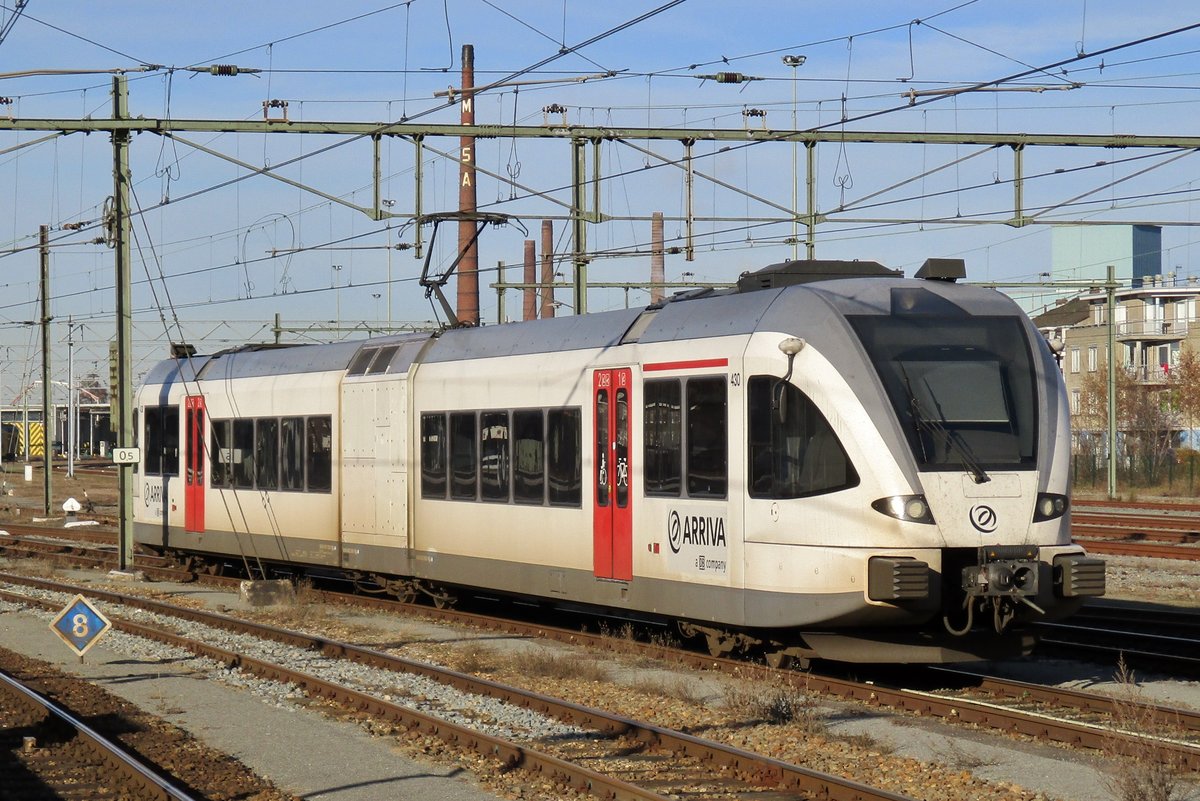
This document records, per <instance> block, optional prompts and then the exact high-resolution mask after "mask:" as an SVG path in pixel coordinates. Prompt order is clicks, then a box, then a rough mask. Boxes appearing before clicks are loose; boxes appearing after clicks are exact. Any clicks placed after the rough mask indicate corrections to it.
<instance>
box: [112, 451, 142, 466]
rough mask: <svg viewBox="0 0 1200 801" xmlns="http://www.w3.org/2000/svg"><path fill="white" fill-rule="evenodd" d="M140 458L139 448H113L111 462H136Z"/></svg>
mask: <svg viewBox="0 0 1200 801" xmlns="http://www.w3.org/2000/svg"><path fill="white" fill-rule="evenodd" d="M141 458H142V449H141V448H113V452H112V460H113V464H137V463H138V462H139V461H141Z"/></svg>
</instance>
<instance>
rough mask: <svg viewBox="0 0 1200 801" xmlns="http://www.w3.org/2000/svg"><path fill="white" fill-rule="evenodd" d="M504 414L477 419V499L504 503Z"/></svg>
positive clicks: (505, 432)
mask: <svg viewBox="0 0 1200 801" xmlns="http://www.w3.org/2000/svg"><path fill="white" fill-rule="evenodd" d="M508 435H509V429H508V412H483V413H481V414H480V415H479V497H480V498H482V499H483V500H485V501H507V500H508V475H509V462H508Z"/></svg>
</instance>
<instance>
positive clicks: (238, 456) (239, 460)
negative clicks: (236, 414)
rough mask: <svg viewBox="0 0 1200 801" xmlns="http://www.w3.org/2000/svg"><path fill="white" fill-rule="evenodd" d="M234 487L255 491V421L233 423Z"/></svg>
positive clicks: (235, 421)
mask: <svg viewBox="0 0 1200 801" xmlns="http://www.w3.org/2000/svg"><path fill="white" fill-rule="evenodd" d="M233 486H234V488H235V489H254V421H253V420H234V421H233Z"/></svg>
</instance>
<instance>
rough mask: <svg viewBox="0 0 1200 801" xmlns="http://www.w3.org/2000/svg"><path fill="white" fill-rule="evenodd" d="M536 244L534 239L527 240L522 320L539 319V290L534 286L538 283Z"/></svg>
mask: <svg viewBox="0 0 1200 801" xmlns="http://www.w3.org/2000/svg"><path fill="white" fill-rule="evenodd" d="M535 244H536V243H535V242H534V241H533V240H532V239H526V240H525V277H524V279H523V281H522V282H523V283H524V284H525V289H524V290H523V291H522V293H521V295H522V297H523V298H524V301H525V303H524V304H523V308H522V315H521V319H522V320H536V319H537V289H535V288H534V286H533V285H534V284H535V283H537V251H536V249H535V248H534V245H535Z"/></svg>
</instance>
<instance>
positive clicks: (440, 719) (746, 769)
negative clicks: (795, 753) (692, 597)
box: [0, 576, 908, 801]
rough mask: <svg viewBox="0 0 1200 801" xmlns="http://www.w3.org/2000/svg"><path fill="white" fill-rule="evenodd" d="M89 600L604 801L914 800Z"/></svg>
mask: <svg viewBox="0 0 1200 801" xmlns="http://www.w3.org/2000/svg"><path fill="white" fill-rule="evenodd" d="M14 578H15V577H12V576H4V580H5V581H9V582H10V583H20V584H24V585H25V586H27V587H34V588H37V589H39V590H42V591H46V592H64V593H70V592H74V591H75V590H76V589H78V588H76V587H73V586H70V585H65V584H58V583H55V582H47V581H42V580H33V579H25V580H20V581H17V582H14V581H13V579H14ZM87 594H88V595H90V596H93V597H94V598H96V599H97V600H101V601H105V602H107V603H110V604H121V605H124V606H128V607H130V608H132V609H137V610H142V611H144V612H148V613H151V614H153V615H155V616H164V615H165V616H169V617H171V618H174V619H182V620H187V621H189V622H191V623H196V624H201V625H203V626H205V627H212V628H217V629H221V630H226V631H235V632H240V633H243V634H247V635H249V636H250V637H252V638H255V639H264V640H270V641H273V642H276V643H282V644H284V645H286V646H287V647H288V648H289V649H292V650H294V651H295V652H296V656H294V657H293V659H290V660H289V659H284V658H280V657H278V656H274V657H272V658H270V659H267V658H264V657H262V656H259V655H257V654H256V653H255V649H254V648H253V645H252V643H249V642H246V643H243V644H242V645H241V646H239V647H238V648H237V649H236V650H229V649H227V648H223V647H219V646H217V645H213V644H212V642H213V641H214V640H216V639H218V638H216V637H214V636H212V635H211V633H207V634H206V633H205V632H203V631H201V632H200V633H195V632H189V633H185V634H180V633H177V632H175V631H173V630H172V629H174V628H175V627H176V626H175V625H172V624H164V623H163V622H161V621H160V620H155V621H153V622H145V621H141V620H134V619H131V618H132V616H116V615H110V617H111V619H112V620H113V623H114V626H115V627H116V628H117V629H118V630H121V631H125V632H127V633H131V634H135V635H137V636H141V637H146V638H149V639H153V640H157V641H159V642H163V643H166V644H169V645H172V646H175V647H178V648H182V649H185V650H187V651H189V652H191V653H193V654H197V655H201V656H204V657H207V658H209V659H213V660H215V661H217V662H219V663H221V664H224V665H226V666H229V667H236V668H237V669H238V670H240V671H245V672H249V673H252V674H254V675H257V676H259V677H262V678H266V679H270V680H272V681H277V682H286V683H289V684H292V685H294V686H295V687H297V688H299V689H301V690H303V691H304V692H305V693H306V694H308V695H311V696H314V697H319V698H323V699H327V700H333V701H336V702H338V703H339V704H341V705H342V706H343V707H344V708H345V709H347V710H351V711H352V712H353V713H354V714H359V715H369V716H370V717H371V718H372V720H375V721H380V720H382V721H389V722H390V723H392V724H393V725H394V726H395V727H396V728H397V729H398V730H401V731H416V732H421V733H424V734H427V735H433V736H436V737H438V738H440V739H442V740H444V741H445V742H446V743H447V744H449V745H452V746H455V747H460V748H466V749H472V750H475V751H477V752H478V753H480V754H482V755H484V756H487V757H489V758H491V759H493V760H495V761H496V762H497V763H498V764H497V768H498V769H500V770H513V769H521V770H525V771H529V772H532V773H534V774H536V775H538V776H541V777H544V778H550V779H551V780H552V781H555V782H560V783H562V784H565V785H568V786H570V787H573V788H575V789H576V790H579V791H584V792H588V793H590V794H593V795H599V796H601V797H605V798H614V799H661V798H664V797H672V796H678V795H680V794H686V795H687V797H689V798H695V799H705V798H718V797H719V798H729V797H733V798H738V799H747V800H748V801H749V800H752V799H757V798H763V799H767V798H769V799H779V798H802V799H807V798H821V799H846V800H847V801H849V800H850V799H857V800H858V801H903V800H904V799H906V798H908V797H907V796H902V795H898V794H896V793H892V792H888V791H886V790H880V789H877V788H871V787H868V786H866V785H863V784H859V783H856V782H853V781H849V780H846V779H842V778H839V777H836V776H831V775H828V774H823V773H820V772H818V771H813V770H809V769H806V768H803V767H800V766H797V765H792V764H788V763H786V762H783V761H781V760H777V759H772V758H770V757H766V756H763V755H760V754H755V753H752V752H749V751H745V750H742V749H739V748H736V747H733V746H730V745H727V744H724V743H721V742H716V741H712V740H706V739H703V738H701V737H697V736H693V735H689V734H685V733H683V732H679V731H673V730H671V729H667V728H664V727H661V726H657V725H654V724H652V723H646V722H642V721H638V720H634V719H632V718H629V717H624V716H620V715H615V714H612V713H608V712H603V711H600V710H597V709H591V708H587V707H583V706H580V705H578V704H573V703H571V702H568V701H563V700H559V699H556V698H552V697H549V696H546V695H542V694H538V693H533V692H529V691H526V690H523V689H520V688H517V687H512V686H507V685H502V684H499V683H497V682H492V681H488V680H484V679H479V678H476V677H474V676H469V675H466V674H463V673H458V672H455V671H452V670H449V669H445V668H439V667H436V666H433V665H429V664H425V663H418V662H413V661H411V660H407V659H403V658H400V657H396V656H393V655H390V654H386V653H383V652H379V651H374V650H370V649H366V648H362V647H358V646H354V645H351V644H348V643H343V642H337V641H334V640H330V639H328V638H325V637H319V636H315V635H305V634H301V633H298V632H294V631H288V630H284V629H279V628H277V627H274V626H267V625H264V624H261V623H254V622H251V621H246V620H239V619H235V618H232V617H229V616H225V615H219V614H216V613H211V612H202V611H198V610H194V609H185V608H182V607H177V606H174V605H171V604H166V603H162V602H158V601H151V600H148V599H144V598H137V597H133V596H125V595H122V594H118V593H111V592H104V591H97V590H88V591H87ZM0 597H2V598H4V599H5V600H8V601H11V602H17V603H26V604H30V603H32V604H34V605H38V606H42V607H43V608H45V609H47V610H53V609H54V607H55V606H56V605H57V604H58V603H59V601H58V600H57V599H38V598H30V597H29V596H27V595H23V594H15V593H12V592H8V591H5V592H0ZM271 653H272V654H278V653H279V649H278V648H275V649H272V650H271ZM297 662H298V663H301V664H305V665H308V666H309V667H308V669H307V670H300V669H297V668H296V667H295V666H294V664H295V663H297ZM334 662H346V663H353V664H354V665H356V666H365V667H369V668H374V669H377V670H380V671H385V672H389V673H391V674H394V675H393V678H390V679H387V680H384V681H383V682H382V684H380V685H377V686H379V687H385V688H387V689H388V690H389V692H388V695H389V696H392V697H393V698H394V697H395V696H397V695H399V694H401V693H400V691H398V690H397V689H396V687H397V680H396V678H395V677H394V676H398V675H400V674H403V675H405V676H419V677H423V678H426V679H430V680H432V681H435V682H437V683H439V684H442V685H445V686H448V687H452V688H454V689H456V690H458V691H461V692H462V693H467V694H472V695H478V696H486V697H488V698H491V699H494V700H496V701H500V702H503V703H504V704H506V705H511V706H514V707H518V708H520V709H523V710H533V711H535V712H537V713H539V714H541V715H545V716H548V717H550V718H553V719H555V720H557V721H561V722H562V723H563V724H565V725H566V727H567V728H563V727H561V726H560V727H556V728H554V729H552V731H551V732H550V734H549V735H546V736H542V737H539V738H535V739H534V740H533V741H526V740H523V739H521V738H520V737H516V736H513V735H505V736H501V735H498V734H493V733H488V731H487V730H486V729H488V728H493V729H494V728H496V726H495V725H493V726H490V727H481V726H480V725H478V723H476V724H474V725H471V724H463V723H458V722H455V719H456V717H459V718H467V717H470V713H464V714H462V715H458V716H456V715H455V714H454V712H453V710H451V709H449V708H447V707H445V706H443V707H442V708H440V709H439V710H438V711H437V712H436V713H427V712H423V711H419V710H417V709H414V708H413V707H412V706H410V705H407V704H404V703H400V702H398V701H396V700H389V699H388V698H385V697H384V695H383V692H382V691H381V690H378V689H376V690H374V691H372V690H369V689H367V690H364V689H362V688H359V687H355V686H351V684H350V683H347V682H344V681H341V680H332V679H329V678H327V677H326V676H325V674H327V673H329V672H332V671H330V670H329V667H328V664H324V663H334ZM318 663H323V664H321V665H319V664H318ZM488 717H489V718H491V719H493V720H496V719H499V720H500V721H504V720H505V718H504V717H503V715H502V713H501V712H500V711H498V710H497V708H496V707H495V706H492V707H490V712H489V716H488Z"/></svg>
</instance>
